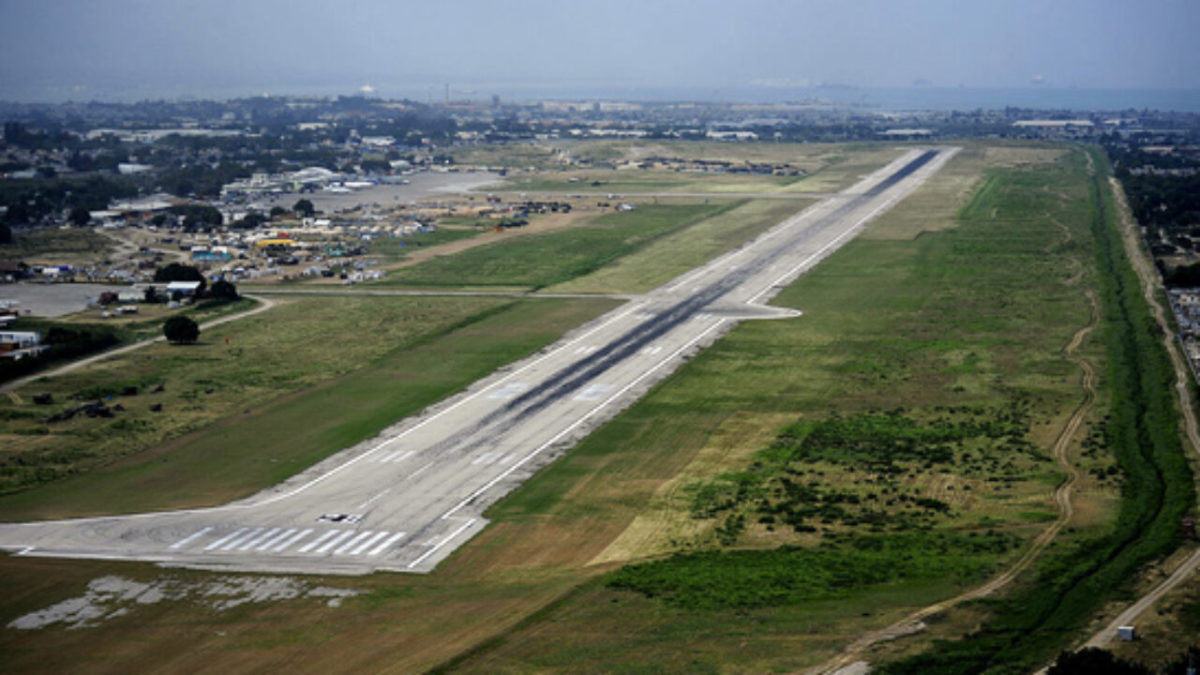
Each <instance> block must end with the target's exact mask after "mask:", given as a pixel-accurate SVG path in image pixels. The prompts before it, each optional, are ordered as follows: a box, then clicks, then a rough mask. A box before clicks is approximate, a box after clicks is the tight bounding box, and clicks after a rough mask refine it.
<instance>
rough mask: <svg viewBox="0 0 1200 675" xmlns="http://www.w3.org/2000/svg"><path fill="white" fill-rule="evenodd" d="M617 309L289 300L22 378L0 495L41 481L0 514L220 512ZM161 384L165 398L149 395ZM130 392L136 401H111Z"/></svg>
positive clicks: (0, 500)
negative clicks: (47, 401) (39, 401)
mask: <svg viewBox="0 0 1200 675" xmlns="http://www.w3.org/2000/svg"><path fill="white" fill-rule="evenodd" d="M611 306H612V304H611V303H609V302H607V301H602V300H597V301H578V302H565V301H546V302H540V303H532V302H531V303H524V304H522V303H517V304H513V303H510V302H507V301H503V300H498V299H485V298H438V299H428V298H387V297H384V298H337V299H334V300H330V299H323V298H306V299H298V300H294V301H289V302H287V303H284V304H282V305H281V306H279V307H277V308H275V309H273V310H271V311H270V312H268V313H267V314H264V315H259V316H258V317H254V318H251V319H246V320H244V321H241V322H235V323H232V324H226V325H225V326H221V327H220V329H219V331H218V332H217V333H216V334H214V335H211V336H210V335H202V339H201V342H200V344H197V345H193V346H183V347H180V346H171V345H166V344H157V345H153V346H150V347H146V348H144V349H141V350H138V351H136V352H133V353H130V354H125V355H121V356H118V357H114V358H113V359H110V360H108V361H105V362H102V363H100V364H97V365H95V366H92V367H89V368H86V369H84V370H81V371H77V372H76V373H72V374H69V375H64V376H61V377H59V378H55V379H54V380H52V381H48V382H46V383H34V384H31V385H29V386H27V387H25V388H23V389H21V390H19V391H18V392H16V393H15V394H14V395H10V396H9V397H7V398H4V399H0V415H3V416H4V417H3V419H4V422H3V427H2V428H3V436H2V438H3V440H4V442H3V446H4V447H5V451H4V453H3V455H0V457H2V459H3V462H4V463H3V467H4V474H3V475H4V479H5V487H6V489H7V491H9V492H13V491H16V490H18V489H21V488H28V487H30V486H32V485H36V484H38V483H48V484H47V485H43V486H42V487H39V488H36V489H32V490H24V491H21V492H17V493H15V494H9V495H7V496H5V497H0V517H2V518H4V519H6V520H16V519H26V518H46V517H63V516H71V515H83V514H96V513H112V512H124V511H132V510H143V509H161V508H168V507H177V506H188V505H200V504H217V503H222V502H224V501H226V500H229V499H232V498H235V497H238V496H241V495H245V494H248V493H250V492H253V491H254V490H257V489H261V488H264V487H267V486H269V485H271V484H273V483H275V482H278V481H280V480H282V479H284V478H286V477H288V476H290V475H292V474H294V473H297V472H298V471H300V470H302V469H304V468H306V467H307V466H309V465H311V464H313V463H315V462H316V461H318V460H320V459H322V458H323V457H325V456H327V455H328V454H330V453H332V452H334V451H336V450H340V449H341V448H343V447H348V446H350V445H352V444H354V443H356V442H358V441H359V440H361V439H363V438H365V437H368V436H370V435H371V434H373V433H375V432H376V431H378V430H379V429H381V428H382V427H384V426H386V425H387V424H389V423H391V422H394V421H395V420H397V419H399V418H401V417H403V416H404V415H406V414H409V413H412V412H416V411H417V410H419V409H421V408H422V407H424V406H425V405H428V404H430V403H433V402H434V401H437V400H439V399H440V398H443V397H445V396H446V395H448V394H450V393H452V392H454V391H456V390H457V389H459V388H461V387H463V386H465V385H467V384H469V383H470V382H472V381H474V380H475V379H478V378H480V377H482V376H484V375H486V374H487V373H489V372H491V371H492V370H494V369H495V368H497V367H499V366H501V365H503V364H505V363H508V362H510V361H512V360H515V359H516V358H519V357H520V356H523V355H525V354H528V353H530V352H533V351H535V350H536V349H538V348H539V347H541V346H543V345H545V344H546V343H548V342H550V341H552V340H553V339H554V338H556V337H557V336H558V335H560V334H561V333H562V332H563V331H565V330H568V329H570V328H571V327H573V326H575V325H577V324H579V323H582V322H583V321H586V320H587V319H589V318H591V317H592V316H594V315H595V314H597V313H599V312H601V311H603V310H604V309H606V308H608V307H611ZM535 316H536V317H538V319H537V321H534V320H532V319H533V317H535ZM321 325H352V326H354V327H355V328H354V332H353V333H351V334H345V335H340V336H338V337H337V339H331V336H330V335H328V334H326V333H325V332H322V331H320V330H314V326H321ZM225 338H228V339H229V342H228V343H226V342H225ZM158 385H162V386H163V387H164V389H165V391H163V392H162V393H151V391H152V389H153V388H154V387H156V386H158ZM127 386H132V387H137V389H138V392H139V394H138V395H137V396H121V395H120V392H121V390H122V389H124V388H125V387H127ZM42 392H49V393H52V394H53V395H54V397H55V399H56V401H58V402H59V404H58V405H56V406H52V407H49V408H50V409H49V410H47V407H43V406H35V405H34V404H33V403H32V401H31V396H32V394H34V393H42ZM293 392H295V393H293ZM106 395H113V396H114V399H113V400H112V401H111V402H112V403H120V404H122V405H123V406H124V407H125V408H126V410H125V411H123V412H120V413H117V415H116V417H115V419H104V418H94V419H93V418H87V417H84V416H82V415H81V416H78V417H76V418H74V419H72V420H70V421H68V422H59V423H51V424H47V423H46V422H44V421H43V419H44V417H45V416H46V415H47V414H49V412H50V411H56V410H58V409H59V408H61V407H66V406H68V405H74V404H75V401H77V400H80V399H83V400H86V399H93V398H97V397H101V396H106ZM152 404H158V405H161V406H162V411H161V412H152V411H151V410H150V406H151V405H152ZM300 420H303V423H300V422H299V421H300ZM189 434H190V435H189ZM164 443H165V445H164ZM248 448H251V449H254V452H246V450H247V449H248ZM76 473H80V474H82V475H79V476H77V477H75V478H69V479H66V480H59V479H62V478H64V477H65V476H69V475H72V474H76ZM158 486H170V489H169V490H164V489H163V488H161V487H158Z"/></svg>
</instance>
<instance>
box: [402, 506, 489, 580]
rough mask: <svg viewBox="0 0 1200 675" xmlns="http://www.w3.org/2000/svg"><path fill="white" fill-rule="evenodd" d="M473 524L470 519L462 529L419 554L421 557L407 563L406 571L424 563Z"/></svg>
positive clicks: (473, 520) (472, 520)
mask: <svg viewBox="0 0 1200 675" xmlns="http://www.w3.org/2000/svg"><path fill="white" fill-rule="evenodd" d="M474 524H475V519H474V518H472V519H470V520H468V521H467V522H465V523H463V526H462V527H460V528H458V529H457V530H455V531H453V532H451V533H450V534H449V535H447V536H446V538H445V539H443V540H441V541H440V542H438V543H437V545H436V546H434V547H433V548H431V549H429V550H428V551H425V552H424V553H422V554H421V556H420V557H419V558H417V559H416V560H414V561H412V562H410V563H408V569H410V570H411V569H412V568H414V567H416V566H417V565H420V564H421V563H422V562H424V561H425V559H426V558H428V557H429V556H431V555H433V554H434V553H435V552H436V551H437V550H438V549H440V548H441V547H443V546H445V545H446V544H447V543H448V542H449V541H450V540H451V539H453V538H455V537H457V536H458V535H460V534H462V531H463V530H465V529H467V528H468V527H470V526H472V525H474Z"/></svg>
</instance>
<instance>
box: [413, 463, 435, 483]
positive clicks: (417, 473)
mask: <svg viewBox="0 0 1200 675" xmlns="http://www.w3.org/2000/svg"><path fill="white" fill-rule="evenodd" d="M434 464H437V462H430V463H428V464H426V465H425V466H423V467H421V468H419V469H417V470H416V471H414V472H412V473H410V474H408V478H409V480H411V479H413V478H416V477H417V476H420V475H421V474H423V473H425V470H426V469H428V468H429V467H431V466H433V465H434Z"/></svg>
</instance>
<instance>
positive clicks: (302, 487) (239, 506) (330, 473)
mask: <svg viewBox="0 0 1200 675" xmlns="http://www.w3.org/2000/svg"><path fill="white" fill-rule="evenodd" d="M644 305H645V303H642V302H638V303H634V304H633V305H632V306H631V307H629V308H628V309H626V310H625V311H623V312H620V313H618V314H617V315H615V316H613V318H611V319H609V320H608V321H605V322H604V323H602V324H600V325H599V326H596V327H595V328H593V329H591V330H589V331H588V332H586V333H584V334H583V335H580V336H578V337H576V338H574V339H572V340H570V341H568V342H566V343H564V344H563V345H562V346H561V347H559V348H558V349H555V350H554V351H551V352H549V353H547V354H545V355H543V356H542V357H541V358H539V359H536V360H534V361H532V362H530V363H528V364H526V365H525V366H523V367H521V368H518V369H517V370H515V371H513V372H511V373H509V374H508V375H507V376H505V377H503V378H501V379H499V380H497V381H495V382H493V383H492V384H490V385H488V386H487V387H484V388H483V389H480V390H479V391H477V392H475V393H474V394H471V395H470V396H467V397H466V398H464V399H463V400H461V401H459V402H458V403H455V404H454V405H452V406H449V407H447V408H446V409H444V410H442V411H440V412H438V413H437V414H435V415H431V416H430V417H429V418H428V419H426V420H424V421H422V422H420V423H419V424H416V425H414V426H412V427H411V428H409V429H407V430H406V431H404V432H403V433H401V434H398V435H396V436H393V437H392V438H390V439H388V440H386V441H384V442H383V443H380V444H379V445H378V446H376V447H375V448H373V449H371V450H368V451H367V452H365V453H363V454H361V455H359V456H358V457H355V458H353V459H350V460H347V461H346V462H345V463H343V464H341V465H338V466H335V467H334V468H332V469H330V470H329V471H327V472H325V473H323V474H321V475H320V476H317V477H316V478H314V479H312V480H310V481H309V482H307V483H305V484H304V485H300V486H298V487H296V488H294V489H292V490H289V491H287V492H283V493H280V494H278V495H275V496H274V497H271V498H270V499H265V500H263V501H261V502H251V503H246V504H237V505H229V506H218V507H216V509H193V510H191V511H176V512H175V513H200V512H204V511H212V510H219V509H246V508H252V507H257V506H265V505H267V504H273V503H275V502H277V501H280V500H282V499H287V498H288V497H292V496H295V495H297V494H300V493H301V492H303V491H305V490H307V489H308V488H310V487H312V486H314V485H316V484H317V483H320V482H322V481H324V480H326V479H328V478H330V477H332V476H334V475H336V474H338V473H341V472H342V471H344V470H346V469H347V468H349V467H351V466H353V465H354V464H357V463H358V462H359V461H361V460H363V459H366V458H368V457H371V456H373V455H375V453H377V452H379V451H380V450H382V449H383V448H385V447H387V446H388V445H390V444H392V443H395V442H396V441H399V440H400V439H402V438H404V437H405V436H407V435H409V434H411V433H412V432H414V431H416V430H417V429H420V428H421V427H423V426H425V425H426V424H429V423H430V422H433V421H434V420H436V419H438V418H439V417H441V416H442V415H445V414H447V413H449V412H450V411H452V410H454V409H455V408H458V407H459V406H462V405H465V404H466V403H467V402H469V401H472V400H474V399H476V398H478V397H479V396H481V395H483V394H484V393H485V392H488V391H491V390H492V389H495V388H496V387H498V386H500V385H501V384H504V383H505V382H507V381H509V380H511V379H512V378H514V377H516V376H517V375H520V374H521V373H523V372H525V371H526V370H529V369H530V368H533V367H535V366H537V365H539V364H541V363H542V362H543V361H545V360H547V359H550V358H553V357H554V356H557V355H558V354H561V353H563V352H564V351H565V350H567V349H569V348H570V347H571V346H573V345H576V344H578V343H579V342H581V341H583V340H586V339H587V338H589V337H591V336H592V335H593V334H595V333H598V332H600V331H601V330H604V329H605V328H608V327H609V326H610V325H612V324H614V323H616V322H617V321H620V320H621V319H624V318H625V317H626V316H628V315H630V314H632V313H633V312H635V311H637V310H639V309H641V308H642V307H643V306H644ZM148 515H162V514H161V513H155V514H134V516H148Z"/></svg>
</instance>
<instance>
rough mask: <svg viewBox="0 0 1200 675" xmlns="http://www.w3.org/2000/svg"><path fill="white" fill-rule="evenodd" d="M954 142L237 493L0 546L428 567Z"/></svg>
mask: <svg viewBox="0 0 1200 675" xmlns="http://www.w3.org/2000/svg"><path fill="white" fill-rule="evenodd" d="M956 150H957V149H956V148H938V149H931V150H911V151H908V152H906V153H904V154H903V155H902V156H900V157H899V158H897V159H896V160H895V161H893V162H892V163H890V164H888V165H887V166H885V167H883V168H881V169H879V170H878V171H875V172H873V173H871V174H870V175H868V176H866V177H864V178H863V179H862V180H861V181H859V182H858V183H857V184H856V185H854V186H853V187H851V188H849V189H847V190H845V191H843V192H840V193H838V194H837V195H835V196H831V197H828V198H826V199H824V200H822V201H820V202H818V203H816V204H813V205H812V206H810V207H808V208H806V209H804V210H803V211H801V212H799V213H797V214H796V215H794V216H792V217H790V218H788V219H787V220H785V221H784V222H782V223H780V224H779V225H777V226H775V227H774V228H772V229H771V230H769V231H767V232H765V233H764V234H762V235H761V236H759V237H758V238H757V239H755V240H753V241H751V242H748V243H746V244H744V245H742V246H740V247H739V248H737V249H735V250H732V251H729V252H727V253H725V254H723V255H721V256H719V257H718V258H716V259H714V260H712V261H710V262H708V263H707V264H705V265H703V266H701V267H699V268H696V269H694V270H692V271H691V272H688V273H687V274H684V275H682V276H680V277H678V278H676V279H674V280H672V281H671V282H669V283H667V284H666V285H664V286H662V287H659V288H657V289H655V290H653V291H651V292H649V293H646V294H644V295H640V296H635V297H633V298H632V299H631V300H629V301H628V302H627V303H626V304H625V305H623V306H622V307H620V308H618V309H616V310H613V311H612V312H610V313H608V314H606V315H604V316H602V317H599V318H598V319H596V320H594V321H591V322H589V323H588V324H586V325H584V326H581V327H579V328H577V329H575V330H573V331H571V332H569V333H568V334H566V335H565V336H563V338H562V339H560V340H559V341H558V342H556V343H555V344H553V345H551V346H549V347H547V348H546V349H544V350H542V351H541V352H539V353H538V354H535V355H533V356H531V357H529V358H526V359H524V360H522V361H518V362H516V363H513V364H511V365H509V366H506V367H504V368H502V369H500V371H498V372H496V373H494V374H493V375H491V376H489V377H487V378H485V379H483V380H481V381H479V382H476V383H475V384H473V385H472V386H470V387H469V388H467V389H466V390H465V391H463V392H461V393H459V394H457V395H455V396H453V397H451V398H449V399H447V400H445V401H442V402H441V403H438V404H436V405H434V406H432V407H430V408H429V409H427V410H425V411H423V412H422V413H421V414H419V415H417V416H414V417H410V418H408V419H405V420H401V421H400V422H398V423H397V424H395V425H393V426H392V427H390V428H388V429H387V430H385V431H384V432H383V433H382V434H380V435H379V436H378V437H376V438H372V439H370V440H368V441H364V442H363V443H360V444H358V445H356V446H354V447H351V448H348V449H346V450H343V451H341V452H339V453H337V454H336V455H334V456H332V457H330V458H329V459H327V460H325V461H324V462H321V463H320V464H318V465H316V466H314V467H312V468H310V469H309V470H307V471H305V472H303V473H301V474H299V475H297V476H295V477H293V478H291V479H289V480H288V481H286V482H284V483H282V484H280V485H278V486H275V487H273V488H270V489H268V490H265V491H263V492H260V493H258V494H256V495H254V496H251V497H249V498H247V499H244V500H241V501H238V502H234V503H231V504H228V505H225V506H220V507H214V508H207V509H191V510H182V511H170V512H161V513H147V514H135V515H127V516H112V517H100V518H84V519H74V520H61V521H47V522H38V523H12V524H0V549H4V550H9V551H13V552H14V553H15V554H16V555H21V556H45V557H66V558H93V559H106V560H140V561H154V562H158V563H160V564H163V565H168V566H186V567H198V568H204V569H218V570H231V571H246V572H251V571H252V572H291V573H321V574H329V573H331V574H366V573H371V572H374V571H395V572H429V571H431V570H433V569H434V568H435V567H436V565H437V564H438V562H440V561H441V560H443V559H444V558H445V557H446V556H447V555H449V554H450V553H451V552H452V551H453V550H454V549H455V548H457V547H459V546H461V545H462V544H464V543H465V542H466V541H468V540H469V539H470V538H471V537H472V536H474V535H475V534H477V533H478V532H480V531H481V530H482V529H483V528H484V527H485V526H486V525H487V520H486V519H485V518H484V516H483V513H484V511H485V510H486V509H487V507H488V506H489V505H491V504H492V503H494V502H495V501H496V500H498V499H499V498H501V497H503V496H504V495H505V494H508V493H509V492H511V491H512V490H514V489H515V488H516V487H518V486H519V485H520V484H521V483H522V482H523V481H525V480H526V479H527V478H529V477H530V476H532V475H533V474H534V473H536V472H537V471H538V470H539V469H540V468H542V467H543V466H545V465H547V464H548V463H550V462H552V461H553V460H554V459H556V458H557V457H559V456H561V454H562V453H563V452H565V451H566V450H567V448H569V447H570V446H572V445H573V444H574V443H576V442H578V441H579V440H580V439H581V438H583V437H584V436H586V435H587V433H589V432H590V431H591V430H593V429H595V428H596V427H597V426H598V425H600V424H602V423H603V422H605V421H607V420H609V419H611V418H612V417H613V416H615V415H616V414H617V413H618V412H620V411H621V410H622V409H624V408H625V407H627V406H629V405H630V404H632V403H633V402H634V401H636V400H637V399H638V398H640V397H641V396H642V395H643V394H645V393H646V391H648V390H649V388H650V387H651V386H652V385H654V384H655V383H657V382H658V381H660V380H662V379H663V378H664V377H666V376H667V375H669V374H670V373H671V372H673V371H674V370H675V369H677V368H678V367H679V366H680V365H682V364H683V363H684V362H685V361H686V360H687V359H688V358H690V357H691V356H692V355H694V354H695V353H696V352H698V351H699V350H701V349H703V348H704V347H706V346H708V345H710V344H712V343H713V342H714V341H716V340H717V339H718V338H719V337H720V336H721V335H723V334H724V333H726V332H728V331H729V330H730V329H731V328H732V327H733V326H734V325H736V323H737V322H738V321H741V320H748V319H775V318H794V317H797V316H799V315H800V313H799V312H797V311H794V310H790V309H783V308H775V307H770V306H767V305H766V304H765V303H766V302H767V301H769V300H770V299H771V298H772V297H773V296H774V295H775V294H776V293H778V292H779V290H781V289H782V288H783V287H784V286H786V285H787V284H789V283H791V282H792V281H793V280H795V279H796V277H798V276H799V275H801V274H803V273H804V272H805V271H806V270H808V269H810V268H811V267H812V266H813V265H815V264H817V263H818V262H819V261H820V260H822V259H823V258H825V257H826V256H828V255H829V254H831V253H832V252H833V251H835V250H837V249H838V248H839V247H840V246H842V245H843V244H845V243H846V242H848V241H850V240H851V239H852V238H853V237H854V236H855V235H856V234H857V233H858V232H860V231H861V230H862V228H863V227H864V226H865V225H866V223H867V222H868V221H870V220H871V219H872V218H874V217H876V216H878V215H879V214H881V213H883V212H884V211H886V210H887V209H889V208H891V207H892V206H893V205H895V204H896V203H897V202H899V201H900V200H901V199H903V198H904V197H905V196H906V195H907V194H909V193H910V192H911V191H912V190H913V189H915V188H916V187H917V186H918V185H919V184H920V183H921V182H923V181H924V180H925V179H926V178H927V177H929V176H930V175H932V174H933V173H934V172H935V171H937V170H938V169H939V168H940V167H941V166H942V164H944V163H945V162H946V161H947V160H948V159H949V157H950V156H952V155H953V154H954V152H956Z"/></svg>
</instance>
